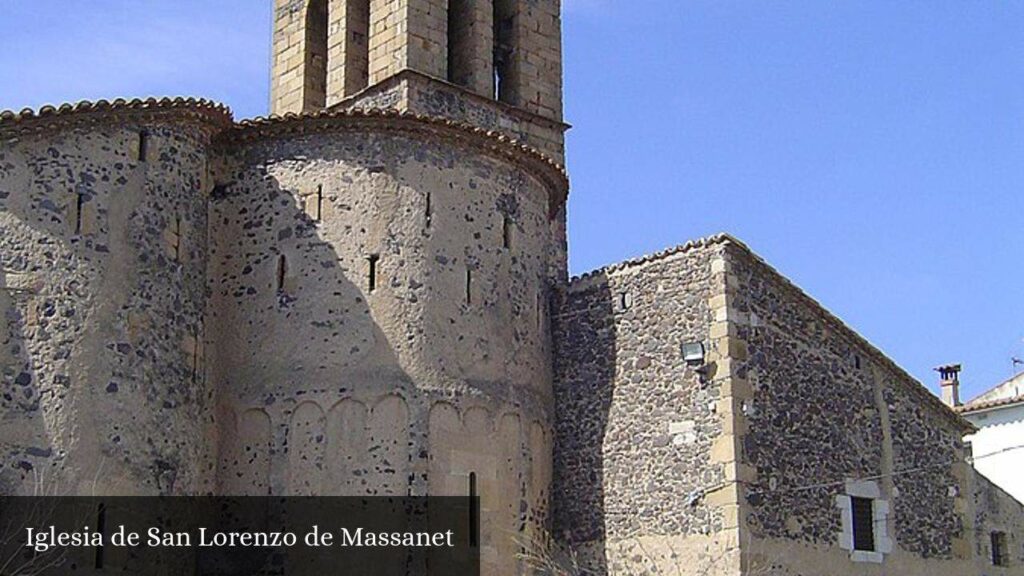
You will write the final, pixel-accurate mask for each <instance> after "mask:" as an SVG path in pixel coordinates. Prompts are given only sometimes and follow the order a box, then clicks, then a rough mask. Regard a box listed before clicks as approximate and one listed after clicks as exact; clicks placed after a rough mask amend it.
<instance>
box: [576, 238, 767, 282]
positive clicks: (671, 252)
mask: <svg viewBox="0 0 1024 576" xmlns="http://www.w3.org/2000/svg"><path fill="white" fill-rule="evenodd" d="M716 244H735V245H737V246H739V247H741V248H743V249H745V250H747V251H748V252H749V251H750V249H749V248H748V247H747V245H746V244H744V243H743V242H742V241H741V240H739V239H738V238H736V237H735V236H733V235H731V234H729V233H727V232H719V233H717V234H712V235H710V236H704V237H702V238H696V239H694V240H689V241H687V242H685V243H683V244H677V245H675V246H672V247H669V248H665V249H664V250H659V251H657V252H652V253H649V254H644V255H642V256H636V257H634V258H630V259H628V260H623V261H621V262H617V263H614V264H608V265H606V266H602V267H600V268H595V269H593V270H590V271H589V272H584V273H582V274H579V275H576V276H573V277H572V278H570V279H569V284H574V283H576V282H582V281H584V280H589V279H591V278H593V277H594V276H598V275H600V274H608V273H612V272H619V271H622V270H625V269H627V268H634V267H636V266H642V265H644V264H648V263H650V262H656V261H658V260H664V259H665V258H668V257H670V256H675V255H676V254H682V253H684V252H689V251H690V250H694V249H696V248H705V247H707V246H714V245H716Z"/></svg>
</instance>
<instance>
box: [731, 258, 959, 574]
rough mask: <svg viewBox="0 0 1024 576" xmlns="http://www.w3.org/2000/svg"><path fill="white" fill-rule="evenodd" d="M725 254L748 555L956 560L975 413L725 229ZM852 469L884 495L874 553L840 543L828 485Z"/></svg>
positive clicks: (842, 483)
mask: <svg viewBox="0 0 1024 576" xmlns="http://www.w3.org/2000/svg"><path fill="white" fill-rule="evenodd" d="M727 258H728V261H729V267H730V270H731V275H732V276H733V278H734V280H733V285H731V286H730V289H729V291H728V306H729V309H730V311H731V312H730V314H731V316H732V318H733V319H734V322H733V327H732V330H733V331H734V332H735V339H734V347H733V350H734V355H733V358H734V360H735V361H737V362H738V363H739V370H738V372H739V374H740V376H741V377H742V378H743V379H744V380H745V381H746V383H747V384H748V385H747V386H744V388H746V389H747V390H746V393H745V398H744V399H743V402H742V406H741V408H742V409H741V412H740V413H738V414H737V425H736V428H737V430H740V431H742V433H741V434H740V435H739V437H738V439H737V441H738V443H739V444H740V445H741V446H742V453H741V460H742V463H743V465H744V467H748V468H749V470H750V474H749V478H748V481H747V482H745V485H744V488H743V490H742V491H741V494H742V495H743V500H742V508H743V512H742V515H743V518H744V521H745V525H744V526H745V528H746V529H749V534H750V537H751V538H752V539H754V540H755V543H754V545H753V546H751V549H752V550H760V557H759V558H758V557H757V555H756V554H755V555H754V556H751V558H758V559H759V560H760V561H761V562H769V563H772V564H773V565H776V566H779V567H787V568H788V569H789V570H791V571H790V572H788V573H792V574H807V575H808V576H809V575H810V574H817V573H818V572H816V571H815V570H816V569H815V568H814V566H829V573H833V574H839V573H856V574H861V573H864V574H867V573H869V572H864V570H868V571H870V573H872V574H873V573H875V572H874V570H877V569H881V570H886V568H885V566H888V569H895V567H903V569H905V570H922V569H924V567H925V566H931V567H932V568H931V569H934V570H940V571H941V570H947V571H952V572H943V573H956V572H955V571H956V570H960V569H962V567H963V566H964V565H965V563H966V562H968V561H970V560H971V553H970V549H969V544H968V542H969V534H968V531H967V528H966V525H967V524H969V523H968V522H967V520H968V519H967V517H966V516H967V510H969V503H968V501H967V494H968V486H969V481H968V479H967V476H968V469H967V466H966V465H965V464H964V463H963V458H964V447H963V443H962V440H961V438H962V435H963V434H964V433H965V432H967V431H969V430H970V426H969V425H968V424H966V423H965V422H964V421H962V420H960V419H959V418H958V417H957V416H955V415H954V414H953V413H952V412H951V411H949V410H948V409H947V408H945V407H944V406H943V405H941V403H940V402H939V401H938V399H937V398H935V397H934V396H933V395H931V393H930V392H928V391H927V390H926V389H925V388H924V387H923V386H921V385H920V384H919V383H918V382H916V381H915V380H913V379H912V378H911V377H910V376H909V375H907V374H906V373H905V372H904V371H902V370H901V369H899V368H898V367H897V366H896V365H895V364H893V363H892V361H890V360H888V359H887V358H886V357H885V356H884V355H882V354H881V353H880V352H878V351H877V350H876V349H875V348H873V347H872V346H870V345H869V344H868V343H867V342H866V341H864V340H863V339H862V338H860V337H859V336H858V335H857V334H856V333H855V332H853V331H852V330H850V329H849V328H847V327H846V326H845V325H843V324H842V323H841V322H840V321H839V320H838V319H836V318H835V317H834V316H832V315H831V314H829V313H828V312H827V311H826V310H824V309H823V308H821V307H820V305H818V304H817V303H816V302H814V301H813V300H811V299H810V298H809V297H808V296H806V295H805V294H804V293H803V292H801V291H800V290H799V289H797V288H796V287H794V286H793V285H792V284H790V283H789V282H788V281H787V280H785V279H784V278H783V277H782V276H781V275H779V274H778V273H777V272H775V271H774V270H773V269H771V268H770V267H768V266H767V265H766V264H764V262H763V261H761V260H760V259H759V258H757V257H756V256H754V255H753V254H751V253H750V252H749V251H748V250H747V249H746V248H745V247H742V246H741V245H739V244H738V243H731V244H730V246H729V248H728V250H727ZM851 481H854V482H869V483H874V484H877V485H878V487H879V489H880V492H881V499H882V500H885V501H887V502H888V503H889V507H890V509H891V511H890V514H889V516H888V520H887V528H888V530H887V533H886V534H884V535H883V536H884V537H886V538H887V539H889V540H891V541H892V543H893V550H892V551H891V553H888V554H887V556H886V560H885V564H883V565H881V566H877V567H876V566H872V565H870V564H869V565H864V564H857V563H854V562H852V561H851V560H850V558H849V552H848V551H845V550H839V549H838V547H837V545H836V543H837V541H838V539H839V535H840V533H841V532H842V526H841V522H840V513H839V510H838V509H837V508H836V497H837V496H841V495H843V494H845V493H846V491H847V487H846V486H847V485H848V482H851ZM761 541H763V542H761ZM786 550H788V552H786ZM796 551H799V553H796ZM815 558H816V560H815ZM940 567H942V568H940ZM858 570H859V571H858Z"/></svg>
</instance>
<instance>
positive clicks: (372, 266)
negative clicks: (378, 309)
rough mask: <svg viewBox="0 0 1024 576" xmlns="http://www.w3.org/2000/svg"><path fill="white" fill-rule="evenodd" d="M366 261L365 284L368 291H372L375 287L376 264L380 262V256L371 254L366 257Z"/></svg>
mask: <svg viewBox="0 0 1024 576" xmlns="http://www.w3.org/2000/svg"><path fill="white" fill-rule="evenodd" d="M366 261H367V264H368V265H369V266H368V270H367V272H366V275H367V279H366V284H367V288H368V289H369V291H370V292H373V291H374V290H376V289H377V268H378V266H377V264H378V263H379V262H380V256H378V255H377V254H373V255H372V256H370V257H369V258H367V259H366Z"/></svg>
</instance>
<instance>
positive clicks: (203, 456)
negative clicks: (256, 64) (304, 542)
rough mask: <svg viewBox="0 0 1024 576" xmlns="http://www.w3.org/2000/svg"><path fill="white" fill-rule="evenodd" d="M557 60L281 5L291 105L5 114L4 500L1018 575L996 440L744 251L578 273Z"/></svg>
mask: <svg viewBox="0 0 1024 576" xmlns="http://www.w3.org/2000/svg"><path fill="white" fill-rule="evenodd" d="M561 48H562V39H561V7H560V1H559V0H275V5H274V32H273V58H272V66H271V86H272V90H271V92H272V94H271V115H270V116H268V117H266V118H256V119H247V120H241V121H236V120H235V119H234V118H233V116H232V115H231V113H230V111H229V110H228V109H227V108H226V107H224V106H223V105H220V104H217V103H213V102H210V101H207V100H197V99H183V98H176V99H169V98H165V99H149V100H120V99H119V100H114V101H98V102H81V103H78V104H65V105H62V106H59V107H57V106H46V107H43V108H41V109H39V110H38V111H33V110H24V111H21V112H3V113H0V447H2V449H3V451H2V459H0V494H5V495H30V494H33V493H34V492H38V490H39V489H40V485H41V484H46V483H52V485H56V486H60V489H61V490H62V493H66V494H69V495H70V494H95V495H100V496H104V495H108V496H129V495H137V496H144V495H169V496H174V495H201V494H215V495H252V496H261V495H275V496H282V495H310V496H321V495H322V496H342V495H346V496H356V495H358V496H364V495H365V496H373V495H413V496H424V495H436V496H471V497H478V498H479V503H480V504H479V506H480V526H479V528H480V542H479V547H480V555H481V565H482V573H483V574H486V575H519V574H567V575H575V574H579V575H583V574H587V575H590V574H597V575H605V574H609V575H610V574H620V575H639V574H651V575H655V574H657V575H660V574H669V575H698V574H700V575H715V576H754V575H769V574H770V575H779V576H825V575H828V576H846V575H849V576H854V575H868V576H871V575H879V576H881V575H885V574H900V575H914V574H928V575H929V576H962V575H966V574H970V575H978V576H981V575H1011V574H1013V575H1020V574H1024V509H1022V506H1021V504H1020V503H1019V502H1017V501H1016V500H1014V499H1013V498H1012V497H1011V496H1009V495H1008V494H1006V493H1005V492H1003V491H1002V490H1001V489H999V488H998V487H997V486H995V485H994V484H992V483H991V482H989V481H988V480H986V479H985V477H984V476H982V475H981V474H979V473H978V472H977V471H976V470H975V469H974V467H973V465H972V458H973V457H972V454H971V452H970V449H969V446H968V445H966V444H965V443H964V437H965V435H970V434H972V433H974V432H976V431H977V429H976V428H975V427H974V425H972V424H971V423H969V422H968V421H967V420H965V419H963V418H962V417H961V415H960V414H958V413H957V412H956V411H954V410H952V409H951V408H950V407H949V406H947V405H945V404H943V402H941V401H940V400H939V399H938V398H936V397H935V396H933V395H932V394H931V393H930V392H929V391H928V390H927V388H925V387H924V386H923V385H922V384H921V383H920V382H918V381H916V380H915V379H914V378H913V377H912V376H910V375H909V374H908V373H907V372H905V371H904V370H903V369H901V368H900V367H899V366H898V365H897V364H896V363H895V362H893V361H892V360H890V359H889V358H888V357H886V356H885V355H884V354H883V353H882V352H881V351H879V350H878V349H877V348H875V347H874V346H872V345H871V344H870V343H869V342H867V341H865V340H864V339H863V338H862V337H860V336H859V335H858V334H857V333H856V332H855V331H854V330H852V329H851V328H850V327H848V326H847V325H845V324H844V323H843V322H842V321H841V320H839V319H838V318H837V317H836V316H835V315H833V314H831V313H830V312H829V311H827V310H826V309H825V308H824V307H823V306H822V305H821V304H819V303H818V302H816V301H815V300H814V299H812V298H811V297H810V296H808V295H807V294H806V293H804V292H803V291H801V290H800V289H799V288H798V287H796V286H794V285H793V284H792V283H791V282H789V281H788V280H787V279H786V278H785V277H784V276H783V275H782V274H780V273H779V272H778V271H776V270H775V269H773V268H772V267H771V266H770V265H769V264H768V263H766V262H765V261H764V260H762V259H761V258H760V257H758V256H757V255H756V254H755V253H754V252H752V251H751V250H750V248H748V247H747V246H745V245H744V244H743V243H742V242H741V241H740V240H737V239H736V238H734V237H732V236H729V235H727V234H721V235H716V236H712V237H708V238H703V239H696V240H691V241H689V242H686V243H684V244H681V245H679V246H677V247H674V248H670V249H667V250H665V251H663V252H661V253H657V254H652V255H648V256H644V257H640V258H637V259H635V260H630V261H627V262H623V263H620V264H616V265H613V266H609V267H606V268H603V269H600V270H596V271H593V272H590V273H588V274H585V275H583V276H581V277H577V278H570V277H569V276H568V271H567V258H566V254H567V250H568V246H567V241H566V200H567V197H568V194H569V180H568V176H567V173H566V171H565V168H564V162H565V139H564V136H565V133H566V131H567V130H568V129H569V126H568V124H566V122H565V119H564V118H563V114H562V110H563V107H562V58H561ZM975 456H977V455H975ZM44 489H46V487H45V485H44Z"/></svg>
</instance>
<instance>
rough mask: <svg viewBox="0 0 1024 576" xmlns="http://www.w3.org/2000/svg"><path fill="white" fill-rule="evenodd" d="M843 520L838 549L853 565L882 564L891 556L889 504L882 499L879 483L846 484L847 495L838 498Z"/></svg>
mask: <svg viewBox="0 0 1024 576" xmlns="http://www.w3.org/2000/svg"><path fill="white" fill-rule="evenodd" d="M836 508H838V509H839V513H840V516H841V518H842V532H840V533H839V547H840V548H842V549H843V550H848V551H849V552H850V559H851V560H853V561H854V562H874V563H881V562H883V561H884V560H885V555H886V554H888V553H889V552H892V540H891V539H890V538H889V501H888V500H883V499H882V491H881V490H880V489H879V487H878V483H877V482H865V481H853V480H848V481H847V482H846V493H845V494H841V495H839V496H836Z"/></svg>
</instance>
